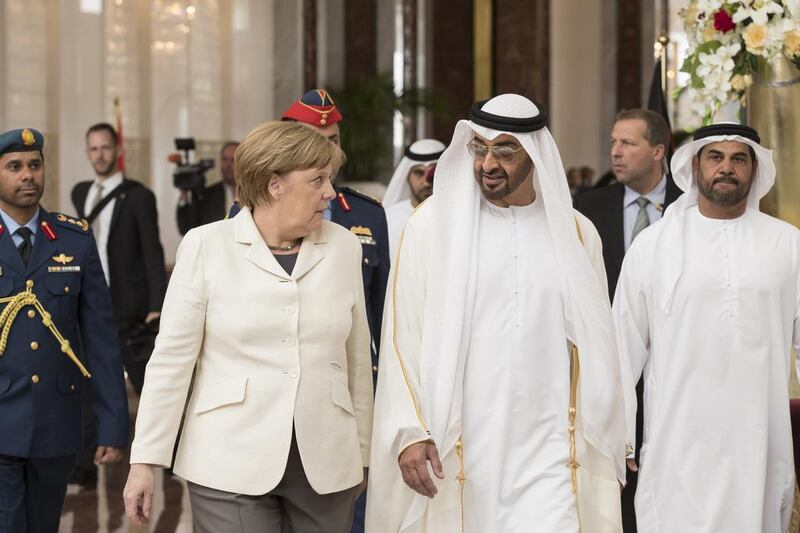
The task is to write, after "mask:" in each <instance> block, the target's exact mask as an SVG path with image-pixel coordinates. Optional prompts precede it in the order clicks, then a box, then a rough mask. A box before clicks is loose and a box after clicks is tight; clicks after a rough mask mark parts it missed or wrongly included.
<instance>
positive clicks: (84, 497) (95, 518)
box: [58, 388, 192, 533]
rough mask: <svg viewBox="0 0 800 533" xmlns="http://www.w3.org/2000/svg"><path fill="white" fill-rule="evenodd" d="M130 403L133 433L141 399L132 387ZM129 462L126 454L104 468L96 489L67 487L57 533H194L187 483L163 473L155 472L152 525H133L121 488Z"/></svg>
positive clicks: (99, 475)
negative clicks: (117, 461)
mask: <svg viewBox="0 0 800 533" xmlns="http://www.w3.org/2000/svg"><path fill="white" fill-rule="evenodd" d="M128 401H129V408H130V412H131V434H133V421H134V417H135V413H136V408H137V407H138V398H136V395H135V394H134V393H133V392H132V390H131V389H130V388H129V389H128ZM128 459H129V456H128V455H127V454H126V456H125V458H123V460H122V461H120V462H119V463H116V464H113V465H104V466H101V467H100V469H99V471H98V476H97V489H95V490H86V489H80V488H79V487H78V486H77V485H70V486H69V487H68V489H67V497H66V499H65V500H64V508H63V510H62V512H61V525H60V526H59V529H58V533H128V532H129V533H192V517H191V513H190V510H189V493H188V492H187V490H186V483H185V482H184V481H183V480H181V479H178V478H176V477H173V476H170V475H169V474H165V473H164V472H163V471H158V472H157V473H156V492H155V497H154V500H153V515H152V519H151V521H150V523H149V524H148V525H147V526H146V527H143V528H140V527H137V526H134V525H133V524H131V523H130V521H129V520H128V517H127V516H125V507H124V504H123V502H122V489H123V487H124V486H125V479H126V478H127V477H128Z"/></svg>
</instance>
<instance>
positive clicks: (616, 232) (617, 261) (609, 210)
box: [575, 177, 683, 300]
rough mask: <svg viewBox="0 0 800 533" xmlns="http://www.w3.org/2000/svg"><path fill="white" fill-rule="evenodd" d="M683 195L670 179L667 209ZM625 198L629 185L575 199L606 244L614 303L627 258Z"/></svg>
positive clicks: (604, 245) (609, 187)
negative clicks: (624, 259)
mask: <svg viewBox="0 0 800 533" xmlns="http://www.w3.org/2000/svg"><path fill="white" fill-rule="evenodd" d="M682 193H683V191H681V190H680V189H679V188H678V186H677V185H675V182H674V181H672V179H671V178H669V177H668V178H667V195H666V197H665V199H664V209H666V208H667V206H668V205H669V204H671V203H672V202H674V201H675V200H676V199H677V198H678V196H680V195H681V194H682ZM624 198H625V186H624V185H623V184H621V183H615V184H613V185H609V186H607V187H600V188H598V189H591V190H589V191H586V192H584V193H581V194H579V195H578V196H576V197H575V209H577V210H578V211H580V212H581V213H582V214H583V215H585V216H586V218H588V219H589V220H591V221H592V224H594V226H595V227H596V228H597V232H598V233H599V234H600V240H601V241H602V243H603V262H604V263H605V266H606V276H608V292H609V297H610V298H611V299H612V300H613V299H614V291H615V290H616V288H617V280H618V279H619V272H620V270H621V269H622V259H623V257H624V256H625V236H624V235H623V231H624V230H623V216H622V213H623V211H622V210H623V205H622V203H623V201H624Z"/></svg>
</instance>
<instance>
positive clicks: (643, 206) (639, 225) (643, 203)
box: [631, 196, 650, 242]
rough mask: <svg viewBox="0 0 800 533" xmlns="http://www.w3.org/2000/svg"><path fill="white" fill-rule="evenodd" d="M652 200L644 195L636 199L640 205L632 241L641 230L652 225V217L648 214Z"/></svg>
mask: <svg viewBox="0 0 800 533" xmlns="http://www.w3.org/2000/svg"><path fill="white" fill-rule="evenodd" d="M649 203H650V200H648V199H647V198H645V197H644V196H640V197H639V198H637V199H636V205H638V206H639V214H638V215H636V223H635V224H634V225H633V233H632V234H631V242H633V239H635V238H636V236H637V235H639V232H640V231H642V230H643V229H644V228H646V227H647V226H649V225H650V217H649V216H648V214H647V205H648V204H649Z"/></svg>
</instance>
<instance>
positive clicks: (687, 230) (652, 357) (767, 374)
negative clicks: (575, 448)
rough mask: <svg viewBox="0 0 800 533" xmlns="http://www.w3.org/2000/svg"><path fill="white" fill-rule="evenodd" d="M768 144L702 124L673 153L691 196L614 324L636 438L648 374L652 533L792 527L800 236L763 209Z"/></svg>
mask: <svg viewBox="0 0 800 533" xmlns="http://www.w3.org/2000/svg"><path fill="white" fill-rule="evenodd" d="M759 143H760V139H759V137H758V134H757V133H756V131H755V130H754V129H752V128H749V127H746V126H740V125H738V124H715V125H711V126H707V127H704V128H700V129H699V130H697V132H696V133H695V135H694V141H693V142H691V143H689V144H687V145H685V146H682V147H681V148H680V149H679V150H678V151H677V152H676V153H675V156H674V157H673V158H672V175H673V177H674V178H675V183H676V184H677V185H678V187H680V188H681V189H682V190H684V191H685V192H684V194H683V195H682V196H681V197H680V198H679V199H678V201H677V202H675V203H674V204H673V205H672V206H670V208H669V209H668V210H667V213H666V214H665V216H664V218H663V219H662V220H661V221H659V222H657V223H655V224H653V225H652V226H651V227H650V228H648V229H646V230H644V231H643V232H642V233H641V234H640V235H639V236H638V237H637V238H636V240H635V241H634V243H633V245H632V246H631V248H630V249H629V250H628V253H627V254H626V255H625V261H624V262H623V265H622V273H621V275H620V279H619V284H618V285H617V292H616V295H615V297H614V318H615V322H616V325H617V336H618V339H619V343H620V354H621V357H622V370H623V377H624V379H625V381H626V394H625V399H626V417H627V425H628V435H629V439H633V434H634V430H635V416H636V403H635V396H634V390H633V384H634V383H636V380H637V379H638V378H639V376H640V375H642V372H644V383H645V389H644V393H645V395H644V405H645V413H644V442H643V445H642V450H641V455H640V463H641V464H640V472H639V486H638V489H637V491H636V517H637V524H638V528H639V531H640V533H651V532H657V531H658V532H673V531H676V532H677V531H679V532H681V533H720V532H735V533H775V532H785V531H786V529H787V527H788V525H789V518H790V515H791V509H792V501H793V494H794V483H795V481H794V466H793V465H794V461H793V458H792V457H793V456H792V434H791V426H790V420H789V390H788V389H789V377H790V372H791V364H790V360H791V355H790V353H791V348H792V345H794V347H795V348H798V347H800V346H799V345H800V331H798V312H800V231H798V230H797V229H795V228H794V227H793V226H791V225H789V224H786V223H784V222H781V221H780V220H777V219H775V218H772V217H770V216H767V215H765V214H763V213H761V212H760V211H759V209H758V204H759V200H760V199H761V198H762V197H763V196H764V195H765V194H767V192H768V191H769V190H770V189H771V188H772V185H773V183H774V182H775V165H774V164H773V162H772V152H771V151H770V150H767V149H766V148H764V147H762V146H761V145H760V144H759ZM667 250H668V252H667V253H665V252H664V251H667ZM627 372H630V375H626V373H627ZM631 442H632V440H631ZM629 466H631V467H632V468H635V464H632V461H629Z"/></svg>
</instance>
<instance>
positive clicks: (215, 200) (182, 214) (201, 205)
mask: <svg viewBox="0 0 800 533" xmlns="http://www.w3.org/2000/svg"><path fill="white" fill-rule="evenodd" d="M225 215H226V213H225V183H223V182H221V181H220V182H218V183H215V184H214V185H211V186H209V187H206V188H205V189H203V191H202V192H201V193H200V194H195V191H192V201H191V202H189V203H187V204H185V205H179V206H178V207H177V208H176V209H175V218H177V220H178V231H179V232H180V233H181V235H186V232H188V231H189V230H190V229H192V228H196V227H197V226H202V225H203V224H210V223H211V222H216V221H217V220H222V219H223V218H225Z"/></svg>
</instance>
